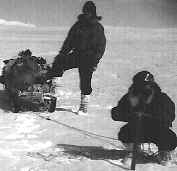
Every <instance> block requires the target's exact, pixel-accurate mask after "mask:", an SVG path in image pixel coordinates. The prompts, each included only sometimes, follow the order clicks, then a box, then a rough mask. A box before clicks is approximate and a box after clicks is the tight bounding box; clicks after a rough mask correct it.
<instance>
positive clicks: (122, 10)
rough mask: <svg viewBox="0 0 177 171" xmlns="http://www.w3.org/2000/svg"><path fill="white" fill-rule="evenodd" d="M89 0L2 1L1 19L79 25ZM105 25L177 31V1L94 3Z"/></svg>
mask: <svg viewBox="0 0 177 171" xmlns="http://www.w3.org/2000/svg"><path fill="white" fill-rule="evenodd" d="M84 2H85V0H0V19H4V20H7V21H19V22H24V23H31V24H35V25H37V26H66V25H71V24H72V23H74V22H75V20H76V17H77V15H78V14H79V13H80V12H81V9H82V5H83V3H84ZM94 2H95V3H96V6H97V13H98V15H102V16H103V24H105V25H113V26H137V27H177V0H94Z"/></svg>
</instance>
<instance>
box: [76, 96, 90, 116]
mask: <svg viewBox="0 0 177 171" xmlns="http://www.w3.org/2000/svg"><path fill="white" fill-rule="evenodd" d="M89 97H90V95H84V94H81V103H80V107H79V111H78V115H87V114H88V113H87V108H88V102H89Z"/></svg>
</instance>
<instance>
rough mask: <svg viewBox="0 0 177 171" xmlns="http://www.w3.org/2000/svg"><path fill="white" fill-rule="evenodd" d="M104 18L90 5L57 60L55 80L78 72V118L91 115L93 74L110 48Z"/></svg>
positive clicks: (55, 62) (71, 31)
mask: <svg viewBox="0 0 177 171" xmlns="http://www.w3.org/2000/svg"><path fill="white" fill-rule="evenodd" d="M101 18H102V17H101V16H97V13H96V6H95V4H94V3H93V2H92V1H87V2H86V3H85V4H84V6H83V9H82V14H80V15H79V16H78V20H77V21H76V23H75V24H74V25H73V26H72V27H71V29H70V31H69V33H68V35H67V37H66V39H65V41H64V43H63V46H62V48H61V50H60V52H59V54H58V55H57V56H56V57H55V60H54V62H53V66H52V70H51V73H52V74H53V76H57V77H61V76H62V75H63V72H64V71H65V70H68V69H72V68H78V70H79V77H80V90H81V103H80V108H79V111H78V114H87V104H88V100H89V95H90V94H91V93H92V87H91V80H92V74H93V72H94V71H95V70H96V68H97V65H98V63H99V61H100V59H101V58H102V56H103V54H104V51H105V47H106V38H105V34H104V28H103V26H102V25H101V24H100V23H99V21H100V20H101Z"/></svg>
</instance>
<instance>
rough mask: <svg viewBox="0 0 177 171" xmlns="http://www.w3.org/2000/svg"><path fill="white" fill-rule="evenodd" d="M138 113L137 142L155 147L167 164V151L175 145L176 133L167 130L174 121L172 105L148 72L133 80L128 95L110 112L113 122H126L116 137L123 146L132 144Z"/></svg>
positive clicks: (173, 105) (176, 142)
mask: <svg viewBox="0 0 177 171" xmlns="http://www.w3.org/2000/svg"><path fill="white" fill-rule="evenodd" d="M137 113H138V114H139V117H141V130H140V132H141V133H140V137H139V141H140V142H142V143H143V142H152V143H154V144H156V145H157V146H158V150H159V157H160V161H162V162H167V161H168V156H169V154H170V152H171V151H173V150H174V149H175V148H176V146H177V137H176V134H175V133H174V132H173V131H172V130H171V129H170V127H172V122H173V121H174V119H175V104H174V103H173V101H172V100H171V99H170V98H169V97H168V95H167V94H165V93H163V92H162V91H161V89H160V87H159V85H158V84H157V83H156V82H155V81H154V77H153V75H152V74H151V73H150V72H148V71H141V72H139V73H137V74H136V75H135V76H134V77H133V84H132V85H131V86H130V88H129V90H128V93H126V94H125V95H124V96H123V97H122V98H121V99H120V101H119V102H118V105H117V106H116V107H114V108H112V111H111V114H112V119H113V120H115V121H124V122H128V123H127V124H126V125H125V126H123V127H122V128H121V129H120V132H119V134H118V139H119V140H120V141H121V142H123V143H124V144H125V145H126V146H129V145H132V143H133V142H134V141H135V138H136V137H135V136H136V131H135V130H136V125H137V124H136V121H137V120H136V117H137Z"/></svg>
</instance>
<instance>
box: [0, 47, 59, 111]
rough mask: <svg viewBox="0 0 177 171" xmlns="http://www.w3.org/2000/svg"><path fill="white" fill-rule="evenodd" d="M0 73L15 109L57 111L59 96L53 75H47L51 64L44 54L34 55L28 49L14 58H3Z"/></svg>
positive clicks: (12, 106) (1, 80)
mask: <svg viewBox="0 0 177 171" xmlns="http://www.w3.org/2000/svg"><path fill="white" fill-rule="evenodd" d="M3 62H4V64H5V66H4V67H3V70H2V75H1V76H0V82H1V83H2V84H4V88H5V90H6V91H7V93H8V95H9V99H10V105H11V109H12V111H13V112H15V113H17V112H19V111H20V110H22V111H23V110H32V111H46V110H47V111H48V112H54V111H55V107H56V100H57V99H56V97H55V96H54V89H55V86H54V85H53V84H52V78H51V79H48V78H47V73H48V71H49V70H50V66H49V65H48V64H47V62H46V60H45V59H44V58H43V57H36V56H32V52H31V51H30V50H29V49H27V50H25V51H21V52H19V54H18V56H17V57H16V58H14V59H9V60H4V61H3Z"/></svg>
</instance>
